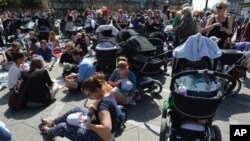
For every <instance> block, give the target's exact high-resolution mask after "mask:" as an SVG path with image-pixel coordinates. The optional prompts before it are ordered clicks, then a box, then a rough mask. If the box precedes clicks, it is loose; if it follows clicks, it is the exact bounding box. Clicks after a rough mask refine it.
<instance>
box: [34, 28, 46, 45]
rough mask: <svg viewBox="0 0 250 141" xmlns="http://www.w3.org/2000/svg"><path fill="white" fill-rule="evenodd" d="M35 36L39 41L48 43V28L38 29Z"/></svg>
mask: <svg viewBox="0 0 250 141" xmlns="http://www.w3.org/2000/svg"><path fill="white" fill-rule="evenodd" d="M36 36H37V38H38V40H39V41H41V40H46V41H47V42H48V40H49V28H48V27H44V26H42V27H38V28H37V32H36Z"/></svg>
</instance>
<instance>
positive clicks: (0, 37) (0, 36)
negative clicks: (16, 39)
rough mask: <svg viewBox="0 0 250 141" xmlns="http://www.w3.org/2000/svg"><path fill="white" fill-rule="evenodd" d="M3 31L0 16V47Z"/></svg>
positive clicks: (2, 43)
mask: <svg viewBox="0 0 250 141" xmlns="http://www.w3.org/2000/svg"><path fill="white" fill-rule="evenodd" d="M3 32H4V28H3V23H2V19H1V18H0V47H3V46H4V42H3Z"/></svg>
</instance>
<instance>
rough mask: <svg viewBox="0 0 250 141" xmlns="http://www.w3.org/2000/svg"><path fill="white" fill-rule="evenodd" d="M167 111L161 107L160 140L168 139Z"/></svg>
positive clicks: (166, 140) (165, 140)
mask: <svg viewBox="0 0 250 141" xmlns="http://www.w3.org/2000/svg"><path fill="white" fill-rule="evenodd" d="M169 130H170V128H169V125H168V111H167V110H164V109H163V113H162V118H161V130H160V141H168V138H169V135H168V133H169V132H170V131H169Z"/></svg>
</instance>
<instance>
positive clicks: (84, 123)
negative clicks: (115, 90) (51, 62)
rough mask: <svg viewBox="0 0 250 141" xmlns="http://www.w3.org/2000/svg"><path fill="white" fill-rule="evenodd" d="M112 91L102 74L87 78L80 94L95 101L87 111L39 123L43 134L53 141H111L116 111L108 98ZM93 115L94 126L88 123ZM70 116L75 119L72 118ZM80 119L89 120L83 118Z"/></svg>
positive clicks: (43, 120)
mask: <svg viewBox="0 0 250 141" xmlns="http://www.w3.org/2000/svg"><path fill="white" fill-rule="evenodd" d="M100 76H102V77H101V78H100ZM111 89H112V87H110V86H109V85H108V84H106V83H105V80H104V76H103V75H101V74H97V75H93V76H91V77H89V78H87V79H86V80H85V81H84V83H83V85H82V91H83V92H84V93H85V95H86V96H87V97H89V98H90V99H93V100H95V102H94V103H93V104H91V105H90V106H89V109H88V111H87V110H83V109H81V108H75V109H73V110H70V111H68V112H67V113H65V114H64V115H62V116H59V117H57V118H56V119H55V120H49V119H42V122H43V124H44V125H43V126H42V127H41V130H42V132H43V133H44V134H46V135H48V136H50V137H52V138H54V137H56V136H64V137H67V138H68V139H70V140H74V141H113V140H114V133H115V130H116V128H117V126H118V124H117V121H118V120H119V119H118V117H119V110H118V106H117V103H116V101H115V98H114V97H113V95H111V94H110V91H111ZM93 114H94V115H95V117H96V121H95V122H93V121H92V122H91V117H92V115H93ZM73 115H74V116H75V117H76V118H72V117H73ZM83 115H85V116H88V118H83ZM74 119H76V120H77V121H75V122H74ZM73 123H74V124H73Z"/></svg>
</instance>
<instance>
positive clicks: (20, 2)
mask: <svg viewBox="0 0 250 141" xmlns="http://www.w3.org/2000/svg"><path fill="white" fill-rule="evenodd" d="M0 6H1V7H6V8H10V9H25V10H27V9H42V8H44V7H45V4H44V2H43V0H0Z"/></svg>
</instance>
